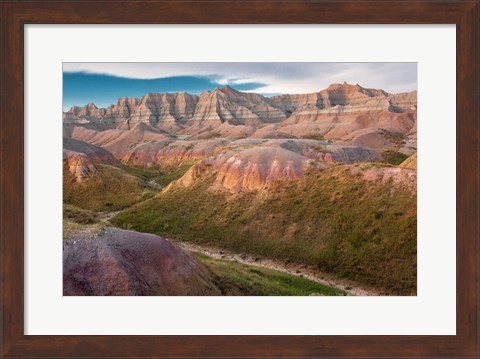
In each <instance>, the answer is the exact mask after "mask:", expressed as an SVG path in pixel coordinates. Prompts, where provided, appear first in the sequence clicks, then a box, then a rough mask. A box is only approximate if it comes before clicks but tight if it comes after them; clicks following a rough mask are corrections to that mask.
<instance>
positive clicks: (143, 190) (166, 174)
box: [63, 161, 195, 212]
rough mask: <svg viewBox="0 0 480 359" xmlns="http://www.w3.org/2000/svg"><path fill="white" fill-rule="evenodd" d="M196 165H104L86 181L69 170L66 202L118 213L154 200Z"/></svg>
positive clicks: (64, 186) (187, 163)
mask: <svg viewBox="0 0 480 359" xmlns="http://www.w3.org/2000/svg"><path fill="white" fill-rule="evenodd" d="M193 163H195V162H193V161H189V162H185V163H182V164H180V165H178V166H170V167H169V168H164V169H158V168H140V167H134V166H127V165H121V166H120V167H115V166H109V165H100V166H98V170H97V172H95V173H93V174H91V175H90V176H88V177H87V178H86V179H85V180H83V181H82V182H77V181H76V180H75V178H74V176H73V175H72V174H71V173H70V172H69V171H68V170H67V169H66V168H65V169H64V171H63V202H64V204H68V205H72V206H75V207H77V208H82V209H86V210H90V211H94V212H110V211H117V210H120V209H123V208H125V207H129V206H131V205H133V204H135V203H138V202H143V201H145V200H147V199H149V198H152V197H153V196H155V194H156V193H157V192H158V191H159V190H160V188H162V187H165V186H167V185H168V184H169V183H170V182H172V181H173V180H176V179H178V178H180V177H181V176H183V175H184V174H185V172H187V171H188V169H189V168H190V167H191V166H192V165H193Z"/></svg>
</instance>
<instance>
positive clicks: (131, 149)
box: [63, 83, 417, 191]
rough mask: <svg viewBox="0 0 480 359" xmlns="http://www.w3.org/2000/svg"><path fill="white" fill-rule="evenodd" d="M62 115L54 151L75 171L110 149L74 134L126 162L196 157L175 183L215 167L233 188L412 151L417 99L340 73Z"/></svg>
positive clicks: (152, 163)
mask: <svg viewBox="0 0 480 359" xmlns="http://www.w3.org/2000/svg"><path fill="white" fill-rule="evenodd" d="M63 121H64V136H65V137H66V142H65V143H66V145H65V146H66V153H64V158H65V160H67V161H69V162H72V164H71V165H70V166H69V167H70V170H71V171H72V173H73V172H75V173H76V178H77V179H78V180H82V179H83V178H84V177H85V175H86V174H87V173H89V172H91V171H92V170H94V169H95V163H97V162H98V161H101V160H104V161H105V162H107V163H111V162H112V161H113V159H112V158H111V156H108V155H106V154H105V151H100V150H99V151H98V153H97V154H95V155H93V154H92V152H91V151H90V152H88V151H87V152H88V153H85V152H81V151H80V153H82V155H81V156H80V155H79V154H78V152H75V151H71V150H68V146H70V143H71V141H74V140H76V141H77V142H76V143H77V145H78V144H79V143H80V142H78V141H83V142H87V143H89V144H91V145H94V146H97V147H95V148H97V149H98V148H99V147H101V148H102V149H104V150H106V151H108V152H109V153H111V154H112V155H113V157H115V159H116V160H118V161H120V162H122V163H124V164H127V165H133V166H139V167H165V166H167V165H177V164H179V163H182V162H185V161H199V162H198V163H197V164H196V165H195V166H194V167H192V168H191V170H190V171H189V172H188V173H187V174H186V175H185V178H183V179H182V180H181V181H179V183H181V184H184V185H185V184H188V183H190V182H191V181H192V180H193V179H194V178H197V177H199V176H200V175H201V174H202V173H203V172H205V171H207V172H216V173H217V181H216V183H217V185H219V186H222V185H223V186H224V187H225V188H227V189H230V190H235V191H236V190H241V189H243V188H244V189H246V190H252V189H260V188H262V187H264V186H265V185H266V184H268V183H270V182H272V181H275V180H294V179H298V178H303V175H304V172H305V170H306V169H307V168H309V166H316V167H318V168H324V167H328V166H330V165H332V164H338V163H343V164H350V163H355V162H373V161H380V160H381V159H382V158H384V157H386V156H388V155H389V154H391V153H396V154H398V156H401V157H405V158H406V157H407V156H410V155H412V154H414V153H416V135H417V134H416V127H417V126H416V123H417V102H416V92H415V91H414V92H409V93H403V94H388V93H386V92H385V91H383V90H378V89H366V88H363V87H361V86H360V85H350V84H346V83H344V84H334V85H331V86H329V87H328V88H327V89H325V90H322V91H320V92H316V93H311V94H303V95H280V96H274V97H271V98H266V97H263V96H261V95H258V94H254V93H243V92H239V91H236V90H234V89H233V88H231V87H229V86H225V87H224V88H222V89H218V88H216V89H215V90H213V91H211V92H205V93H202V94H201V95H200V96H196V95H190V94H187V93H176V94H147V95H145V96H143V97H142V98H140V99H137V98H125V97H122V98H120V99H119V100H118V102H117V104H115V105H111V106H109V107H107V108H97V107H96V106H95V105H94V104H93V103H89V104H87V105H86V106H83V107H77V106H74V107H72V108H71V109H70V110H69V111H67V112H65V113H64V115H63ZM92 148H93V147H92ZM75 156H76V157H75ZM80 157H82V161H80ZM88 158H90V159H91V162H92V163H89V161H88Z"/></svg>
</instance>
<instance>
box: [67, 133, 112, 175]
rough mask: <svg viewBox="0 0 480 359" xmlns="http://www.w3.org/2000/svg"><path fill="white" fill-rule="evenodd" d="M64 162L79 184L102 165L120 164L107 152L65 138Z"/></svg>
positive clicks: (88, 144)
mask: <svg viewBox="0 0 480 359" xmlns="http://www.w3.org/2000/svg"><path fill="white" fill-rule="evenodd" d="M63 161H64V166H65V168H66V169H67V170H68V171H69V172H70V173H71V174H72V175H73V176H74V177H75V179H76V180H77V181H78V182H81V181H83V180H84V179H85V178H86V177H87V176H88V175H90V174H92V173H95V172H96V171H97V166H98V165H100V164H110V165H115V164H118V161H117V160H116V159H115V157H113V155H112V154H111V153H110V152H108V151H107V150H105V149H103V148H101V147H98V146H95V145H92V144H90V143H86V142H82V141H78V140H74V139H71V138H66V137H64V138H63Z"/></svg>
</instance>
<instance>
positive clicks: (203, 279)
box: [63, 227, 220, 296]
mask: <svg viewBox="0 0 480 359" xmlns="http://www.w3.org/2000/svg"><path fill="white" fill-rule="evenodd" d="M63 294H64V295H67V296H69V295H105V296H106V295H128V296H132V295H219V294H220V291H219V290H218V288H217V287H216V286H215V285H214V283H213V278H212V276H211V274H210V272H209V271H208V270H207V269H206V268H205V267H204V266H203V265H202V264H200V263H199V262H198V261H197V260H196V259H195V258H194V257H193V256H192V255H191V254H189V253H187V252H185V251H183V250H182V249H180V248H178V247H177V246H175V245H174V244H172V243H171V242H169V241H167V240H165V239H163V238H161V237H158V236H155V235H153V234H146V233H139V232H134V231H126V230H122V229H118V228H113V227H107V228H105V230H103V231H102V232H101V233H100V234H98V235H96V236H95V238H90V237H89V235H88V233H83V232H80V233H77V234H74V235H73V236H72V237H71V238H67V239H66V240H64V243H63Z"/></svg>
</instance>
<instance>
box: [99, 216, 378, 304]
mask: <svg viewBox="0 0 480 359" xmlns="http://www.w3.org/2000/svg"><path fill="white" fill-rule="evenodd" d="M120 212H121V211H116V212H103V213H101V214H100V216H99V219H101V220H104V221H106V222H107V223H109V222H108V221H109V220H110V219H111V218H113V217H114V216H116V215H117V214H118V213H120ZM109 224H110V223H109ZM168 240H169V241H171V242H173V243H175V244H176V245H177V246H179V247H181V248H182V249H184V250H186V251H189V252H199V253H203V254H205V255H207V256H209V257H212V258H215V259H222V260H229V261H235V262H239V263H243V264H248V265H251V266H256V267H262V268H268V269H274V270H277V271H279V272H283V273H288V274H291V275H295V276H298V277H303V278H306V279H310V280H312V281H314V282H317V283H320V284H324V285H328V286H330V287H334V288H337V289H340V290H343V291H345V292H347V293H348V294H349V295H355V296H378V295H380V294H379V293H378V292H377V291H376V290H375V289H373V288H368V289H367V288H365V287H360V286H358V284H356V283H353V282H352V281H349V280H346V279H339V278H335V277H334V276H332V275H331V274H328V273H323V272H320V271H319V270H317V269H315V268H312V267H309V266H307V265H302V264H297V263H285V262H282V261H279V260H273V259H268V258H257V257H254V256H250V255H248V254H238V253H235V252H232V251H229V250H226V249H219V248H215V247H208V246H200V245H198V244H194V243H190V242H184V241H180V240H176V239H168Z"/></svg>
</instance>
